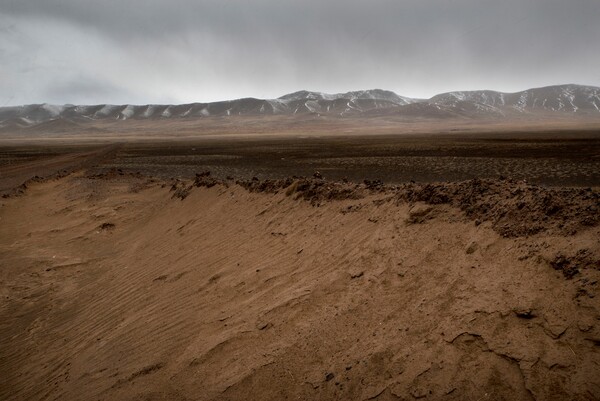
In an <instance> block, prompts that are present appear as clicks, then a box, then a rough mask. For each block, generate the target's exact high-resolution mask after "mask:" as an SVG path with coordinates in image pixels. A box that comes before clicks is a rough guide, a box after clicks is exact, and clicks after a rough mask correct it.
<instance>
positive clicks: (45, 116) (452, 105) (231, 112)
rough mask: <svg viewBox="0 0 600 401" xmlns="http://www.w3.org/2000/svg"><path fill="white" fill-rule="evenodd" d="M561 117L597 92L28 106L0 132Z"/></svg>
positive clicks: (588, 106)
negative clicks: (79, 126)
mask: <svg viewBox="0 0 600 401" xmlns="http://www.w3.org/2000/svg"><path fill="white" fill-rule="evenodd" d="M535 113H563V114H575V115H598V116H600V88H598V87H593V86H582V85H572V84H570V85H558V86H548V87H543V88H534V89H528V90H525V91H521V92H516V93H502V92H496V91H490V90H481V91H464V92H448V93H442V94H439V95H436V96H433V97H432V98H430V99H414V98H409V97H404V96H400V95H397V94H396V93H394V92H391V91H386V90H381V89H372V90H364V91H353V92H347V93H338V94H326V93H320V92H311V91H299V92H294V93H290V94H287V95H284V96H281V97H280V98H277V99H255V98H244V99H237V100H230V101H220V102H212V103H190V104H180V105H156V104H152V105H143V106H142V105H130V104H128V105H110V104H100V105H93V106H78V105H51V104H31V105H25V106H13V107H2V108H0V128H3V129H11V128H16V129H18V128H27V127H31V126H35V125H38V124H41V123H44V124H50V125H52V124H56V125H60V124H65V123H67V124H68V123H75V124H76V123H79V122H85V121H90V120H128V119H135V120H151V119H183V118H187V119H193V118H206V117H227V116H260V115H314V116H335V117H351V116H381V115H387V116H400V117H402V116H405V117H409V118H425V119H443V118H486V117H487V118H489V117H492V118H503V117H510V116H513V115H515V114H535Z"/></svg>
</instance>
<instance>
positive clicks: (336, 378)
mask: <svg viewBox="0 0 600 401" xmlns="http://www.w3.org/2000/svg"><path fill="white" fill-rule="evenodd" d="M17 195H18V194H17ZM599 196H600V195H599V193H598V191H597V190H593V189H546V188H539V187H534V186H529V185H527V184H525V183H523V182H517V181H511V180H503V181H499V180H483V181H480V180H474V181H467V182H462V183H454V184H436V185H425V184H405V185H401V186H398V187H389V186H388V187H384V186H382V185H380V183H379V182H376V181H371V182H367V183H365V184H361V185H355V184H342V183H331V182H327V181H323V180H320V179H317V178H315V179H311V180H280V181H266V182H265V181H256V180H255V181H245V182H239V183H235V182H234V181H232V180H230V181H219V180H214V179H213V178H212V176H210V175H207V174H205V175H199V176H198V177H197V178H196V180H195V181H194V182H192V181H174V182H169V181H161V180H156V179H149V178H145V177H143V176H136V175H131V174H127V173H120V172H118V171H116V170H115V171H110V172H108V173H104V174H95V175H93V174H87V173H75V174H70V175H68V176H66V177H62V178H56V179H51V180H44V181H40V182H31V183H29V184H28V185H27V188H26V189H24V191H21V194H20V195H18V196H11V197H7V198H5V199H1V200H0V296H1V299H2V301H1V302H0V399H2V400H65V399H68V400H132V399H133V400H162V399H165V400H283V399H294V400H296V399H301V400H310V399H344V400H369V399H376V400H412V399H431V400H465V399H470V400H533V399H537V400H596V399H599V398H600V374H599V372H600V296H599V295H600V294H599V292H598V280H599V279H600V265H599V260H600V243H599V240H598V239H599V238H600V226H599V224H598V207H599V206H600V201H599Z"/></svg>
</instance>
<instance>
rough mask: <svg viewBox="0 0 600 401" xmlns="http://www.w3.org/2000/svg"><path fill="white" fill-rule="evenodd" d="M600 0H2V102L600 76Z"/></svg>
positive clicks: (502, 84)
mask: <svg viewBox="0 0 600 401" xmlns="http://www.w3.org/2000/svg"><path fill="white" fill-rule="evenodd" d="M599 21H600V1H598V0H560V1H559V0H502V1H498V0H369V1H366V0H365V1H358V0H302V1H297V0H294V1H291V0H119V1H117V0H94V1H88V0H0V106H6V105H15V104H26V103H42V102H48V103H58V104H62V103H75V104H96V103H117V104H120V103H135V104H146V103H187V102H202V101H215V100H224V99H233V98H240V97H248V96H252V97H260V98H274V97H279V96H281V95H283V94H285V93H289V92H293V91H296V90H300V89H309V90H317V91H323V92H345V91H348V90H358V89H370V88H382V89H389V90H393V91H395V92H397V93H398V94H400V95H405V96H412V97H430V96H433V95H434V94H437V93H440V92H447V91H451V90H471V89H495V90H502V91H507V92H510V91H518V90H522V89H527V88H530V87H537V86H545V85H553V84H563V83H579V84H585V85H594V86H600V68H599V66H600V23H599Z"/></svg>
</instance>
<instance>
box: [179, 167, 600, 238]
mask: <svg viewBox="0 0 600 401" xmlns="http://www.w3.org/2000/svg"><path fill="white" fill-rule="evenodd" d="M315 175H316V176H317V177H316V178H314V177H313V178H306V177H288V178H285V179H278V180H272V179H267V180H259V179H258V178H253V179H252V180H249V181H236V183H237V184H238V185H240V186H242V187H243V188H245V189H247V190H248V191H250V192H255V193H261V192H265V193H278V192H280V191H284V192H285V194H286V195H287V196H293V197H294V199H303V200H305V201H308V202H310V204H311V205H313V206H319V205H320V204H321V203H323V202H328V201H339V200H347V199H360V198H363V197H365V196H366V195H367V194H372V193H380V194H383V195H389V197H388V200H392V199H394V200H395V201H396V202H398V203H401V202H407V203H409V204H414V203H416V202H424V203H426V204H430V205H440V204H448V205H452V206H455V207H458V208H459V209H461V210H462V211H463V212H464V213H465V215H466V216H467V217H468V218H470V219H472V220H474V221H475V223H476V224H480V223H483V222H491V224H492V227H493V228H494V230H496V231H497V232H498V233H499V234H500V235H502V236H504V237H507V238H511V237H523V236H529V235H535V234H538V233H540V232H542V231H545V232H547V233H556V234H561V235H573V234H575V233H576V232H577V230H579V229H581V228H582V227H594V226H597V225H598V223H599V222H600V192H599V191H598V190H594V189H592V188H551V187H550V188H548V187H542V186H536V185H530V184H527V183H526V182H523V181H516V180H511V179H504V178H500V179H485V180H483V179H473V180H469V181H463V182H446V183H436V184H422V183H412V182H411V183H407V184H402V185H392V186H386V185H384V184H383V183H382V182H381V181H379V180H374V181H368V180H366V181H364V182H363V183H361V184H353V183H349V182H335V181H327V180H324V179H323V178H322V177H321V176H320V174H318V173H316V174H315ZM229 184H230V183H229V182H227V181H221V180H218V179H215V178H213V177H211V175H210V172H209V171H206V172H203V173H200V174H197V175H196V179H195V181H194V183H193V184H191V185H186V184H185V182H183V181H180V182H177V183H175V184H174V186H173V187H172V190H173V191H175V194H174V195H173V197H177V198H180V199H184V198H185V197H186V196H187V194H189V191H191V189H192V188H193V187H208V188H210V187H212V186H214V185H229Z"/></svg>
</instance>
